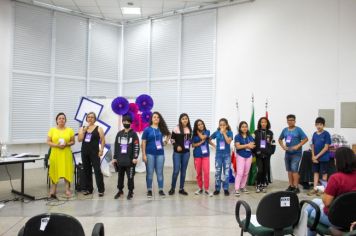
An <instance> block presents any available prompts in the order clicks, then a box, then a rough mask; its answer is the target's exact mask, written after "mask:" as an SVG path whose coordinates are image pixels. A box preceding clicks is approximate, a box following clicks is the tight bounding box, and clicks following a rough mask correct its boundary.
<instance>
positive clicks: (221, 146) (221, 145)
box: [219, 141, 225, 150]
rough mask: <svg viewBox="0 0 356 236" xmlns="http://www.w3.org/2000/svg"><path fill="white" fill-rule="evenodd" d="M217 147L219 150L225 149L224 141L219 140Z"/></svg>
mask: <svg viewBox="0 0 356 236" xmlns="http://www.w3.org/2000/svg"><path fill="white" fill-rule="evenodd" d="M219 149H220V150H225V141H220V143H219Z"/></svg>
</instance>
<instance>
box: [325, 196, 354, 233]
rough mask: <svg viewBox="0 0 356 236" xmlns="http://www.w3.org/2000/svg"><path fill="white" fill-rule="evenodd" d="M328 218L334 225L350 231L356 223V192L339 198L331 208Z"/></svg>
mask: <svg viewBox="0 0 356 236" xmlns="http://www.w3.org/2000/svg"><path fill="white" fill-rule="evenodd" d="M328 217H329V220H330V222H331V223H332V224H333V225H335V226H338V227H341V228H343V229H349V228H350V225H351V223H352V222H355V221H356V191H355V192H349V193H344V194H341V195H340V196H338V197H337V198H336V199H335V200H334V201H333V202H332V203H331V205H330V207H329V213H328Z"/></svg>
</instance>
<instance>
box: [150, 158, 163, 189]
mask: <svg viewBox="0 0 356 236" xmlns="http://www.w3.org/2000/svg"><path fill="white" fill-rule="evenodd" d="M146 156H147V162H146V185H147V190H152V181H153V172H154V171H155V170H156V175H157V182H158V188H159V190H163V180H164V179H163V166H164V155H151V154H147V155H146Z"/></svg>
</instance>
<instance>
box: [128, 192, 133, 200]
mask: <svg viewBox="0 0 356 236" xmlns="http://www.w3.org/2000/svg"><path fill="white" fill-rule="evenodd" d="M131 198H133V192H132V191H130V192H129V194H127V200H131Z"/></svg>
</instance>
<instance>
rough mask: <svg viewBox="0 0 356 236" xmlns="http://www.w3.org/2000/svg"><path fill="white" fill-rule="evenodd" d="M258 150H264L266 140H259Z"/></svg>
mask: <svg viewBox="0 0 356 236" xmlns="http://www.w3.org/2000/svg"><path fill="white" fill-rule="evenodd" d="M260 148H266V140H261V143H260Z"/></svg>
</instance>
